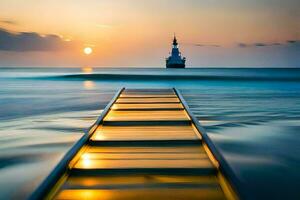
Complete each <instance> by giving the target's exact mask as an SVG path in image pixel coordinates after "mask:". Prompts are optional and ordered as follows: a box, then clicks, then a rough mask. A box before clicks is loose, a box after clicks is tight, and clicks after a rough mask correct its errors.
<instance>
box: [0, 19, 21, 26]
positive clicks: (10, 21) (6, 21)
mask: <svg viewBox="0 0 300 200" xmlns="http://www.w3.org/2000/svg"><path fill="white" fill-rule="evenodd" d="M0 23H2V24H8V25H17V24H18V23H17V22H16V21H14V20H9V19H2V20H0Z"/></svg>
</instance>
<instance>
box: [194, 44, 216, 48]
mask: <svg viewBox="0 0 300 200" xmlns="http://www.w3.org/2000/svg"><path fill="white" fill-rule="evenodd" d="M194 45H195V46H196V47H221V46H220V45H217V44H194Z"/></svg>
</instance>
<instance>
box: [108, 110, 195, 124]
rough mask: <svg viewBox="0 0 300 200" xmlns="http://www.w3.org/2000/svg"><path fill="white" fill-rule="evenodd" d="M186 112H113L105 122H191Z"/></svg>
mask: <svg viewBox="0 0 300 200" xmlns="http://www.w3.org/2000/svg"><path fill="white" fill-rule="evenodd" d="M189 120H190V118H189V116H188V115H187V113H186V112H185V111H184V110H170V111H163V110H162V111H115V110H111V111H110V112H109V113H108V114H107V116H106V117H105V118H104V122H106V121H110V122H118V121H119V122H120V121H123V122H126V121H135V122H141V121H189Z"/></svg>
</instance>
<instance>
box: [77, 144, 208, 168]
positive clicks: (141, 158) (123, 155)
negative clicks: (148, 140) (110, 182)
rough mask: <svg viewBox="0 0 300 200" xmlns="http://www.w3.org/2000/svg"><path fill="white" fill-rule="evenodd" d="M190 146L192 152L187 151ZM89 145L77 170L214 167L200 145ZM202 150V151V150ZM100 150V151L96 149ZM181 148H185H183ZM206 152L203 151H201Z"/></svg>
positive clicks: (78, 162)
mask: <svg viewBox="0 0 300 200" xmlns="http://www.w3.org/2000/svg"><path fill="white" fill-rule="evenodd" d="M186 147H188V149H189V151H186V149H185V148H186ZM101 149H103V150H104V152H97V150H99V148H98V147H96V148H95V149H94V147H89V148H88V149H87V150H86V152H85V153H83V154H82V156H81V157H80V159H79V160H78V161H77V163H76V164H75V166H74V168H76V169H127V168H152V169H154V168H158V169H161V168H170V169H172V168H187V169H189V168H203V169H205V170H206V169H207V170H209V169H211V170H212V171H213V169H214V167H213V165H212V163H211V162H210V160H209V158H208V157H207V155H206V154H205V152H204V150H203V147H202V146H200V145H195V146H194V147H193V146H174V147H152V146H151V147H134V148H127V152H126V151H125V152H124V150H126V147H124V148H123V149H121V151H117V150H118V149H119V148H118V147H116V148H115V147H102V148H101ZM200 149H201V150H200ZM95 150H96V151H95ZM180 150H181V151H180ZM201 152H202V153H201Z"/></svg>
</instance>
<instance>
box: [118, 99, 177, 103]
mask: <svg viewBox="0 0 300 200" xmlns="http://www.w3.org/2000/svg"><path fill="white" fill-rule="evenodd" d="M116 102H117V103H134V104H138V103H142V104H144V103H180V101H179V99H178V98H177V97H176V98H119V99H118V100H117V101H116Z"/></svg>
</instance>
